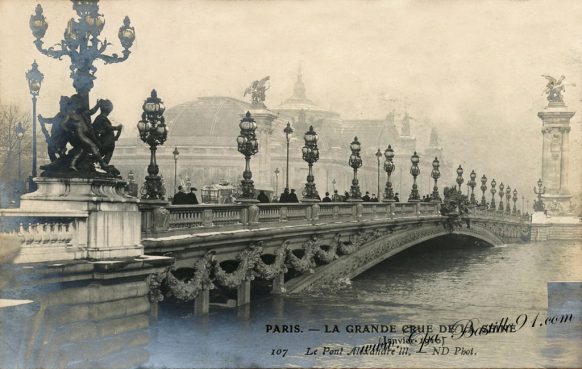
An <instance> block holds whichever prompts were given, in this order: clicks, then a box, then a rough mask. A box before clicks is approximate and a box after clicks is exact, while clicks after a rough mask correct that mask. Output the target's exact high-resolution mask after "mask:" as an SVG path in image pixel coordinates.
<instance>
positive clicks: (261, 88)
mask: <svg viewBox="0 0 582 369" xmlns="http://www.w3.org/2000/svg"><path fill="white" fill-rule="evenodd" d="M269 78H270V77H269V76H266V77H265V78H263V79H261V80H260V81H259V80H257V81H254V82H253V83H252V84H251V85H250V86H249V87H247V89H246V90H245V93H244V95H243V96H246V95H248V94H250V95H251V101H252V103H253V104H261V103H263V102H264V101H265V91H267V90H268V89H269Z"/></svg>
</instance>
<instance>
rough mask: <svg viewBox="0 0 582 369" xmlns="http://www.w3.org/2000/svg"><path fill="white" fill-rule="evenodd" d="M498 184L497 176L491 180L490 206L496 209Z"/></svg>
mask: <svg viewBox="0 0 582 369" xmlns="http://www.w3.org/2000/svg"><path fill="white" fill-rule="evenodd" d="M496 185H497V182H495V178H493V179H492V180H491V190H490V192H491V205H490V208H491V209H492V210H495V192H497V190H496V189H495V186H496Z"/></svg>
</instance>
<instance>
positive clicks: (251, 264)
mask: <svg viewBox="0 0 582 369" xmlns="http://www.w3.org/2000/svg"><path fill="white" fill-rule="evenodd" d="M262 253H263V248H262V247H261V246H258V244H257V243H253V244H251V246H249V247H248V248H246V249H244V250H242V251H241V252H240V253H239V254H238V255H237V257H236V259H237V260H238V261H239V264H238V266H237V267H236V270H235V271H234V272H232V273H227V272H226V271H225V270H224V269H222V267H221V266H220V264H218V263H216V265H215V276H216V281H217V282H218V283H219V284H220V285H222V286H225V287H229V288H234V287H238V286H239V285H240V284H241V283H242V282H243V281H246V280H250V281H252V280H253V279H255V276H254V273H253V269H255V266H256V265H257V263H258V261H259V260H261V254H262ZM261 261H262V260H261Z"/></svg>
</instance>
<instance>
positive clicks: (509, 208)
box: [505, 185, 511, 214]
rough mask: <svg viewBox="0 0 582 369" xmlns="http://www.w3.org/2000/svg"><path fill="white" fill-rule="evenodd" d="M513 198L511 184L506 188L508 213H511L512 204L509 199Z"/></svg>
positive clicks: (506, 208)
mask: <svg viewBox="0 0 582 369" xmlns="http://www.w3.org/2000/svg"><path fill="white" fill-rule="evenodd" d="M510 200H511V186H509V185H508V186H507V188H506V189H505V210H506V212H507V214H511V205H510V204H509V201H510Z"/></svg>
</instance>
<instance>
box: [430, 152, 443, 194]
mask: <svg viewBox="0 0 582 369" xmlns="http://www.w3.org/2000/svg"><path fill="white" fill-rule="evenodd" d="M439 168H440V162H439V159H438V158H437V157H436V156H435V158H434V160H433V161H432V171H431V172H430V176H431V177H432V179H433V180H434V186H433V188H432V195H431V201H433V202H441V200H442V199H441V196H440V195H439V187H438V179H439V178H440V176H441V172H440V170H439Z"/></svg>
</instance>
